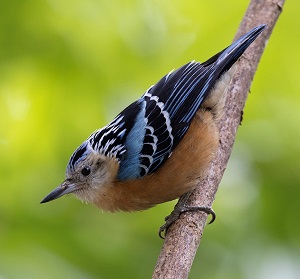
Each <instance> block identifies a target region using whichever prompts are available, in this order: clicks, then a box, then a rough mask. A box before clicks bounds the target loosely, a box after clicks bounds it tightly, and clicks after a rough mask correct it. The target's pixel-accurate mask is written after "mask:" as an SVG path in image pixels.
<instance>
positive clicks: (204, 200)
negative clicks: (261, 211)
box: [152, 0, 284, 279]
mask: <svg viewBox="0 0 300 279" xmlns="http://www.w3.org/2000/svg"><path fill="white" fill-rule="evenodd" d="M283 3H284V0H252V1H251V3H250V5H249V7H248V10H247V11H246V14H245V16H244V18H243V21H242V23H241V25H240V27H239V30H238V32H237V34H236V38H238V37H240V36H241V35H242V34H245V33H246V32H247V31H249V30H250V29H251V28H253V27H254V26H257V25H259V24H262V23H266V24H267V25H268V28H267V29H266V30H264V32H263V33H262V34H261V35H260V36H259V37H258V38H257V39H256V41H255V42H254V43H253V44H252V45H251V46H250V47H249V48H248V49H247V50H246V52H245V54H244V55H243V56H242V58H241V59H240V60H239V62H238V63H237V69H236V72H235V75H234V77H233V79H232V81H231V84H230V85H229V90H228V93H227V100H226V106H225V112H224V116H223V118H222V120H221V123H220V147H219V149H218V152H217V155H216V159H215V160H214V161H213V162H212V164H211V167H210V170H209V174H208V177H207V178H206V180H205V181H203V182H202V183H201V184H200V185H198V188H197V189H196V190H195V191H194V193H193V195H192V196H191V198H190V205H195V204H197V205H202V206H211V205H212V203H213V201H214V197H215V194H216V192H217V190H218V186H219V183H220V181H221V178H222V176H223V173H224V170H225V169H226V165H227V162H228V160H229V157H230V154H231V151H232V147H233V143H234V140H235V135H236V131H237V128H238V126H239V124H240V121H241V117H242V112H243V108H244V105H245V102H246V99H247V95H248V92H249V88H250V85H251V82H252V79H253V76H254V73H255V71H256V68H257V65H258V62H259V60H260V57H261V55H262V53H263V50H264V47H265V44H266V42H267V40H268V38H269V37H270V34H271V32H272V29H273V27H274V26H275V23H276V21H277V19H278V17H279V15H280V13H281V11H282V6H283ZM206 219H207V215H206V214H205V213H202V212H187V213H185V214H181V216H180V219H179V220H177V221H176V222H175V223H174V224H173V225H172V226H171V227H170V229H169V230H168V234H167V236H166V239H165V242H164V245H163V247H162V250H161V253H160V255H159V258H158V261H157V264H156V267H155V270H154V273H153V277H152V278H153V279H157V278H164V279H166V278H176V279H182V278H187V277H188V274H189V271H190V269H191V266H192V263H193V260H194V257H195V254H196V251H197V248H198V246H199V244H200V240H201V237H202V234H203V229H204V226H205V223H206Z"/></svg>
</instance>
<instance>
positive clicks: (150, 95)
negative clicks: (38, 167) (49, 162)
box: [41, 24, 266, 237]
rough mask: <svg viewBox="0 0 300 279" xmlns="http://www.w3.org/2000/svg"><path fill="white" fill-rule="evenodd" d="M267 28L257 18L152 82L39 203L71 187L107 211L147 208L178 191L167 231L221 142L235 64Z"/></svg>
mask: <svg viewBox="0 0 300 279" xmlns="http://www.w3.org/2000/svg"><path fill="white" fill-rule="evenodd" d="M265 28H266V25H265V24H262V25H259V26H257V27H255V28H253V29H252V30H250V31H249V32H248V33H246V34H245V35H243V36H241V37H240V38H239V39H238V40H237V41H235V42H234V43H232V44H231V45H230V46H228V47H227V48H225V49H223V50H222V51H220V52H219V53H217V54H215V55H214V56H212V57H211V58H209V59H208V60H207V61H205V62H204V63H200V62H195V61H192V62H189V63H187V64H185V65H183V66H182V67H180V68H178V69H177V70H173V71H171V72H169V73H168V74H167V75H165V76H164V77H163V78H161V79H160V80H159V81H158V82H157V83H156V84H154V85H153V86H151V87H150V88H149V89H148V90H146V92H145V93H144V94H143V95H142V96H141V97H140V98H139V99H138V100H136V101H135V102H133V103H132V104H130V105H129V106H128V107H126V108H125V109H124V110H123V111H121V112H120V113H119V114H118V115H117V116H116V117H115V118H114V119H113V120H112V121H111V122H110V123H109V124H108V125H106V126H105V127H103V128H101V129H98V130H96V131H95V132H93V133H92V134H91V135H90V136H89V137H88V138H87V139H86V140H85V141H84V142H83V143H82V144H81V145H80V146H79V147H78V148H77V149H76V150H75V152H74V153H73V154H72V156H71V158H70V159H69V162H68V165H67V168H66V178H65V180H64V181H63V183H62V184H61V185H59V186H58V187H57V188H55V189H54V190H53V191H52V192H50V193H49V194H48V195H47V196H46V197H45V198H44V199H43V200H42V201H41V203H46V202H49V201H52V200H54V199H57V198H59V197H61V196H64V195H66V194H69V193H72V194H74V195H75V196H76V197H77V198H79V199H80V200H82V201H84V202H87V203H91V204H94V205H96V206H97V207H99V208H100V209H102V210H104V211H108V212H115V211H128V212H131V211H141V210H145V209H148V208H151V207H153V206H155V205H157V204H161V203H164V202H168V201H171V200H175V199H177V198H179V201H178V203H177V205H176V206H175V208H174V210H173V212H172V213H171V214H170V215H169V216H167V217H166V218H165V220H166V223H165V224H164V225H163V226H161V227H160V229H159V235H160V236H161V237H162V233H163V232H164V233H165V234H166V233H167V230H168V228H169V227H170V225H171V224H172V223H173V222H174V221H175V220H176V219H178V217H179V215H180V214H181V213H182V212H186V211H190V210H200V211H203V212H205V213H206V214H211V215H212V220H211V222H212V221H213V220H214V219H215V213H214V211H213V209H212V208H211V207H207V206H195V207H189V206H187V205H186V201H187V199H188V198H189V196H190V194H191V192H192V191H193V190H194V189H195V187H196V185H198V183H199V182H200V181H202V180H203V179H204V178H205V177H206V176H207V172H208V167H209V165H210V163H211V162H212V160H213V159H214V157H215V154H216V151H217V149H218V146H219V132H218V130H219V128H218V123H219V120H220V118H221V117H222V111H223V110H224V103H225V98H226V90H227V87H228V84H229V83H230V80H231V78H232V75H233V74H234V68H235V67H233V65H234V64H235V62H236V61H237V60H238V59H239V58H240V56H241V55H242V54H243V53H244V51H245V50H246V49H247V48H248V47H249V46H250V44H251V43H252V42H253V41H254V40H255V39H256V38H257V37H258V36H259V34H260V33H261V32H262V31H263V30H264V29H265Z"/></svg>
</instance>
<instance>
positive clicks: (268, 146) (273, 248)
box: [0, 0, 300, 279]
mask: <svg viewBox="0 0 300 279" xmlns="http://www.w3.org/2000/svg"><path fill="white" fill-rule="evenodd" d="M247 5H248V1H236V0H227V1H197V0H187V1H183V0H181V1H179V0H172V1H171V0H163V1H162V0H155V1H154V0H147V1H146V0H139V1H137V0H127V1H116V0H111V1H104V0H73V1H70V0H69V1H68V0H48V1H45V0H39V1H37V0H31V1H30V0H23V1H21V0H20V1H17V0H14V1H1V5H0V117H1V125H0V157H1V159H0V172H1V175H0V185H1V195H0V278H1V279H2V278H5V279H6V278H22V279H24V278H56V279H60V278H75V279H76V278H105V279H107V278H108V279H110V278H131V279H135V278H150V277H151V274H152V271H153V268H154V265H155V263H156V259H157V256H158V254H159V252H160V248H161V245H162V243H163V242H162V241H161V239H159V238H158V236H157V230H158V227H159V226H160V225H161V224H162V222H163V218H164V216H165V215H167V214H168V213H169V212H170V211H171V209H172V207H173V205H174V202H171V203H168V204H163V205H160V206H157V207H156V208H154V209H151V210H148V211H145V212H140V213H131V214H129V213H117V214H109V213H102V212H101V211H99V210H97V209H96V208H95V207H93V206H91V205H85V204H82V203H80V202H79V201H78V200H76V199H75V198H73V197H70V198H61V199H59V200H57V201H55V202H53V203H49V204H44V205H40V204H39V202H40V200H41V199H42V198H43V197H44V196H45V195H46V194H48V193H49V191H50V190H52V189H53V188H54V187H56V186H57V185H58V184H59V183H60V182H61V181H62V180H63V179H64V173H65V167H66V164H67V162H68V159H69V157H70V155H71V154H72V152H73V151H74V149H75V148H76V147H77V146H78V145H79V144H80V143H81V142H82V141H83V140H85V139H86V138H87V136H88V135H89V134H90V133H91V132H93V131H94V130H95V129H97V128H99V127H102V126H104V125H105V124H106V123H107V122H108V121H110V120H111V119H112V118H113V117H114V116H115V115H116V114H117V113H118V112H119V111H120V110H121V109H122V108H123V107H125V106H126V105H128V104H129V103H130V102H131V101H133V100H135V99H136V98H138V97H139V96H140V95H141V94H142V93H143V92H144V91H145V90H146V89H147V88H148V87H149V86H150V85H152V84H153V83H154V82H156V81H157V80H158V79H159V78H160V77H161V76H163V75H164V74H166V73H167V72H168V71H170V70H171V69H173V68H176V67H179V66H181V65H182V64H183V63H186V62H188V61H190V60H193V59H196V60H200V61H204V60H205V59H207V58H208V57H210V56H211V55H213V54H214V53H216V52H217V51H219V50H221V49H223V48H224V47H225V46H227V45H228V44H230V43H231V40H232V38H233V36H234V34H235V31H236V30H237V28H238V25H239V23H240V21H241V18H242V17H243V14H244V11H245V10H246V8H247ZM299 13H300V4H299V2H298V1H296V0H291V1H287V3H286V5H285V6H284V10H283V14H282V15H281V17H280V19H279V21H278V23H277V25H276V27H275V29H274V32H273V34H272V36H271V39H270V40H269V43H268V45H267V48H266V50H265V53H264V55H263V57H262V60H261V63H260V65H259V68H258V71H257V73H256V76H255V79H254V82H253V84H252V87H251V94H250V95H249V98H248V102H247V105H246V109H245V115H244V121H243V125H242V126H241V127H240V129H239V131H238V135H237V140H236V144H235V148H234V152H233V154H232V157H231V160H230V163H229V166H228V168H227V170H226V173H225V176H224V179H223V181H222V184H221V186H220V189H219V192H218V194H217V197H216V201H215V203H214V209H215V211H216V212H217V221H216V222H215V223H214V224H213V225H211V226H208V227H206V229H205V234H204V237H203V240H202V243H201V246H200V249H199V251H198V253H197V256H196V258H195V261H194V265H193V267H192V271H191V273H190V277H189V278H211V279H214V278H231V279H232V278H260V279H261V278H263V279H264V278H295V279H296V278H300V265H299V263H300V222H299V212H300V202H299V196H300V187H299V186H300V185H299V184H300V183H299V182H300V171H299V157H300V156H299V155H300V141H299V136H300V125H299V120H300V117H299V116H300V112H299V101H300V97H299V89H300V78H299V64H300V55H299V45H300V29H299V26H300V17H299Z"/></svg>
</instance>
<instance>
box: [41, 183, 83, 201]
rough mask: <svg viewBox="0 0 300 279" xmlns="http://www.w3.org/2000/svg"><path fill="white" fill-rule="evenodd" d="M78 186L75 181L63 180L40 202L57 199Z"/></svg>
mask: <svg viewBox="0 0 300 279" xmlns="http://www.w3.org/2000/svg"><path fill="white" fill-rule="evenodd" d="M78 189H79V187H78V185H76V184H75V183H71V182H70V181H68V180H65V181H64V182H63V183H62V184H60V185H59V186H58V187H57V188H55V189H54V190H53V191H52V192H50V193H49V194H48V195H47V196H46V197H45V198H44V199H43V200H42V201H41V203H45V202H49V201H53V200H55V199H58V198H60V197H62V196H64V195H66V194H69V193H72V192H74V191H76V190H78Z"/></svg>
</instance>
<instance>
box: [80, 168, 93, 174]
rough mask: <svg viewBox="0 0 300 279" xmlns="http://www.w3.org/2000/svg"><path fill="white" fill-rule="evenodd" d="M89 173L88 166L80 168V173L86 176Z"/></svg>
mask: <svg viewBox="0 0 300 279" xmlns="http://www.w3.org/2000/svg"><path fill="white" fill-rule="evenodd" d="M90 173H91V169H90V168H89V167H84V168H83V169H82V170H81V174H82V175H84V176H88V175H89V174H90Z"/></svg>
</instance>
